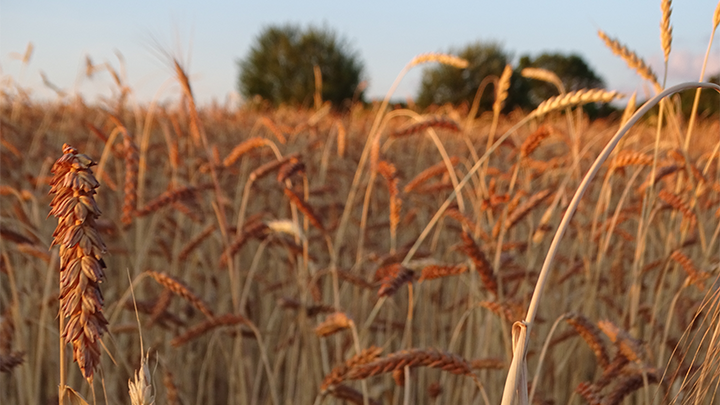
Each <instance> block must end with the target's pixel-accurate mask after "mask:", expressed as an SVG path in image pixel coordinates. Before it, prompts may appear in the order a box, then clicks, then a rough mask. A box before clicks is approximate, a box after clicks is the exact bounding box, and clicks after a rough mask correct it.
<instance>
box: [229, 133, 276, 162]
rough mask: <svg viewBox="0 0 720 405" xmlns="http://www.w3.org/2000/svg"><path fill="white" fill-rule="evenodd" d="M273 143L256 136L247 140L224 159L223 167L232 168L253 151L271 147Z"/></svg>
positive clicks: (236, 146)
mask: <svg viewBox="0 0 720 405" xmlns="http://www.w3.org/2000/svg"><path fill="white" fill-rule="evenodd" d="M271 143H272V142H271V141H270V140H268V139H265V138H262V137H259V136H256V137H253V138H250V139H246V140H244V141H242V142H240V143H238V144H237V145H235V147H234V148H233V149H232V150H231V151H230V153H228V155H227V156H226V157H225V159H223V163H222V164H223V166H225V167H230V166H232V165H233V164H234V163H235V162H237V160H238V159H240V158H241V157H242V156H243V155H244V154H246V153H248V152H250V151H252V150H253V149H257V148H261V147H263V146H266V145H270V144H271Z"/></svg>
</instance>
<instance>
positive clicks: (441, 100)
mask: <svg viewBox="0 0 720 405" xmlns="http://www.w3.org/2000/svg"><path fill="white" fill-rule="evenodd" d="M449 53H450V54H453V55H457V56H459V57H461V58H463V59H466V60H467V61H468V67H467V68H465V69H457V68H454V67H451V66H447V65H436V66H431V67H426V68H425V69H423V72H422V84H421V85H420V91H419V93H418V96H417V99H416V100H415V103H416V104H418V105H419V106H420V107H423V108H424V107H427V106H429V105H431V104H445V103H452V104H460V103H462V102H467V103H468V104H471V103H472V102H473V99H474V98H475V93H476V92H477V89H478V86H479V85H480V83H481V82H482V81H483V79H484V78H486V77H488V76H490V75H495V76H498V77H499V76H500V74H502V71H503V69H504V68H505V65H506V64H507V63H508V61H509V60H510V56H509V55H508V54H507V53H506V52H505V51H504V50H503V49H502V47H501V46H500V45H499V44H497V43H492V42H489V43H485V42H480V41H478V42H474V43H472V44H469V45H467V46H465V47H464V48H462V49H459V50H457V49H454V50H450V52H449ZM487 89H488V90H492V89H493V87H492V86H488V88H487ZM511 90H512V88H511ZM493 94H494V92H493V91H485V92H484V94H483V97H482V98H481V101H480V108H481V109H482V110H486V109H489V108H490V107H491V106H492V103H493V99H494V97H493ZM508 101H509V102H510V101H511V100H508Z"/></svg>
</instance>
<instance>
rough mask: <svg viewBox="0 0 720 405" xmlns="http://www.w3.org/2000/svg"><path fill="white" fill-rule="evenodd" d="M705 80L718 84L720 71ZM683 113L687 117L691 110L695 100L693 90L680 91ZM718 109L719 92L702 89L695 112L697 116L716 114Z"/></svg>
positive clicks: (719, 103)
mask: <svg viewBox="0 0 720 405" xmlns="http://www.w3.org/2000/svg"><path fill="white" fill-rule="evenodd" d="M705 81H707V82H710V83H715V84H720V72H718V73H717V74H715V75H712V76H710V77H709V78H707V79H705ZM680 100H681V105H682V111H683V114H684V115H685V116H686V117H687V116H689V115H690V112H691V111H692V105H693V102H695V90H686V91H683V92H682V93H680ZM718 111H720V94H718V93H717V92H716V91H713V90H703V91H702V92H701V93H700V100H699V102H698V109H697V114H698V118H701V117H710V116H713V115H717V114H718Z"/></svg>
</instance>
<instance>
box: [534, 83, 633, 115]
mask: <svg viewBox="0 0 720 405" xmlns="http://www.w3.org/2000/svg"><path fill="white" fill-rule="evenodd" d="M623 97H624V96H623V95H622V94H620V93H618V92H616V91H605V90H603V89H582V90H578V91H572V92H570V93H567V94H565V95H560V96H555V97H551V98H549V99H547V100H545V101H543V102H542V103H540V105H539V106H538V107H537V108H536V109H535V110H534V111H533V112H532V113H530V116H532V117H541V116H543V115H545V114H547V113H550V112H552V111H557V110H562V109H565V108H568V107H575V106H579V105H583V104H588V103H608V102H610V101H612V100H614V99H616V98H623Z"/></svg>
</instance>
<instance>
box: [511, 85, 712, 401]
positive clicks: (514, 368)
mask: <svg viewBox="0 0 720 405" xmlns="http://www.w3.org/2000/svg"><path fill="white" fill-rule="evenodd" d="M693 88H706V89H714V90H716V91H717V92H719V93H720V86H718V85H716V84H712V83H694V82H690V83H682V84H679V85H677V86H673V87H671V88H669V89H667V90H665V91H663V92H661V93H660V94H658V95H657V96H655V97H654V98H652V99H651V100H650V101H648V102H647V103H645V105H643V106H642V108H640V109H639V110H638V111H637V112H635V114H633V116H632V117H631V118H630V120H628V122H627V123H626V124H625V125H624V126H623V127H622V128H620V129H619V130H618V132H617V133H615V135H614V136H613V137H612V139H611V140H610V142H608V144H607V145H606V146H605V148H604V149H603V150H602V152H601V153H600V156H598V158H597V159H596V160H595V162H594V163H593V165H592V166H591V167H590V169H589V170H588V172H587V174H586V175H585V177H584V178H583V181H582V182H581V183H580V185H579V186H578V188H577V190H576V191H575V195H574V196H573V198H572V201H571V202H570V205H569V206H568V208H567V210H566V211H565V215H563V218H562V220H561V222H560V226H559V227H558V229H557V231H556V232H555V237H554V238H553V240H552V243H551V244H550V248H549V250H548V253H547V255H546V256H545V261H544V263H543V266H542V269H541V270H540V275H539V276H538V281H537V284H536V286H535V290H534V291H533V296H532V299H531V301H530V306H529V307H528V312H527V315H526V317H525V320H524V321H521V322H516V323H515V325H513V332H514V333H513V347H514V348H513V359H512V363H511V364H510V370H509V371H508V376H507V379H506V381H505V388H504V391H503V397H502V405H510V404H512V403H514V400H515V395H516V394H520V397H521V398H523V399H524V401H523V402H522V403H523V404H527V399H528V395H527V385H525V384H523V383H522V382H523V381H525V380H526V369H527V366H526V360H525V357H526V355H527V349H528V343H529V341H528V336H529V335H530V333H531V331H532V326H533V323H534V321H535V315H536V313H537V310H538V307H539V304H540V297H541V296H542V292H543V290H544V288H545V284H546V283H547V278H548V275H549V273H550V267H551V266H552V263H553V260H554V259H555V255H556V253H557V250H558V248H559V245H560V240H561V239H562V237H563V235H564V234H565V231H566V230H567V228H568V225H569V224H570V219H571V218H572V216H573V214H574V213H575V210H576V209H577V207H578V205H579V204H580V199H581V198H582V196H583V195H584V194H585V191H586V190H587V188H588V186H589V185H590V181H592V179H593V178H594V177H595V175H596V174H597V172H598V170H599V169H600V166H601V165H602V164H603V163H604V162H605V160H607V158H608V157H609V156H610V154H611V153H612V151H613V149H615V146H616V145H617V144H618V142H620V140H621V139H622V137H623V136H625V134H626V133H627V132H628V131H629V130H630V128H632V127H633V125H635V123H637V121H639V120H640V118H641V117H642V116H644V115H645V114H646V113H647V112H648V111H650V109H651V108H653V107H654V106H656V105H657V104H658V103H659V102H660V100H662V99H664V98H665V97H668V96H670V95H672V94H675V93H678V92H680V91H683V90H687V89H693Z"/></svg>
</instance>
